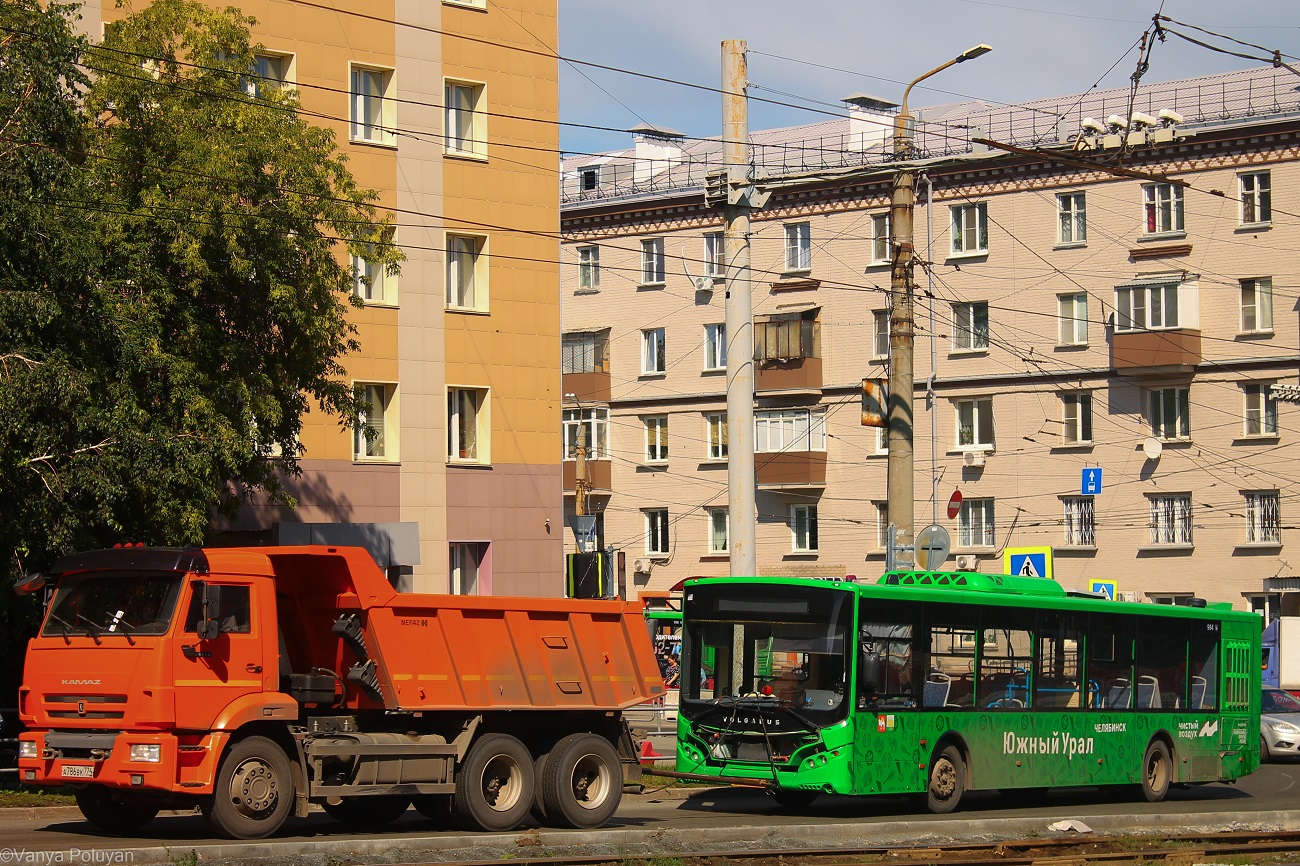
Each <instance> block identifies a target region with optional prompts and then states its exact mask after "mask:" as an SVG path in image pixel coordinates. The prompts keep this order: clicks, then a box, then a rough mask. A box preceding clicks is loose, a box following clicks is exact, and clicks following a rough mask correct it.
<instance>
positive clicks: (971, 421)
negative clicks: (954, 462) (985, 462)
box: [953, 397, 993, 451]
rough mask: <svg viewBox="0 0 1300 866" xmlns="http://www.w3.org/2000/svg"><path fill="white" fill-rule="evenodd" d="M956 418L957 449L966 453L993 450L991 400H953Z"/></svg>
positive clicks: (987, 398) (985, 398) (976, 398)
mask: <svg viewBox="0 0 1300 866" xmlns="http://www.w3.org/2000/svg"><path fill="white" fill-rule="evenodd" d="M953 408H954V409H955V410H956V416H957V447H958V448H960V449H963V450H967V451H978V450H985V451H991V450H992V449H993V398H992V397H974V398H971V399H969V400H954V401H953Z"/></svg>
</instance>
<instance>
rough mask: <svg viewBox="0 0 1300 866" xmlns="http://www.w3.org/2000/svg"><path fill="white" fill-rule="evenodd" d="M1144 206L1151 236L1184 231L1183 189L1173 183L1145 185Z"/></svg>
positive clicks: (1147, 227)
mask: <svg viewBox="0 0 1300 866" xmlns="http://www.w3.org/2000/svg"><path fill="white" fill-rule="evenodd" d="M1142 204H1143V207H1144V208H1145V212H1146V233H1147V234H1149V235H1157V234H1164V233H1166V232H1181V231H1182V230H1183V188H1182V187H1181V186H1178V185H1177V184H1172V183H1144V184H1143V185H1142Z"/></svg>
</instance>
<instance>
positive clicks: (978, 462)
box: [961, 451, 984, 467]
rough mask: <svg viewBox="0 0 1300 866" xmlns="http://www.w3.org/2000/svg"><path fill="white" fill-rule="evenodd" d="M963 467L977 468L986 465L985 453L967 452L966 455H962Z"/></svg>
mask: <svg viewBox="0 0 1300 866" xmlns="http://www.w3.org/2000/svg"><path fill="white" fill-rule="evenodd" d="M961 465H962V466H975V467H979V466H983V465H984V452H983V451H967V452H966V453H965V454H962V455H961Z"/></svg>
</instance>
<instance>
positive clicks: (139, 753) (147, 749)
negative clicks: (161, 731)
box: [131, 743, 162, 764]
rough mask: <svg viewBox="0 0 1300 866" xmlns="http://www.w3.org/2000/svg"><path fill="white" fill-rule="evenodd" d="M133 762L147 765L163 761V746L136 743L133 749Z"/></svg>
mask: <svg viewBox="0 0 1300 866" xmlns="http://www.w3.org/2000/svg"><path fill="white" fill-rule="evenodd" d="M131 760H132V761H139V762H141V763H146V764H157V763H160V762H161V761H162V746H160V745H158V744H157V743H136V744H135V745H133V746H132V747H131Z"/></svg>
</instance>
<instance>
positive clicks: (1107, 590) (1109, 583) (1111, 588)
mask: <svg viewBox="0 0 1300 866" xmlns="http://www.w3.org/2000/svg"><path fill="white" fill-rule="evenodd" d="M1088 592H1091V593H1095V594H1097V595H1104V596H1106V598H1108V599H1110V600H1111V601H1114V600H1115V581H1113V580H1090V581H1088Z"/></svg>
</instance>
